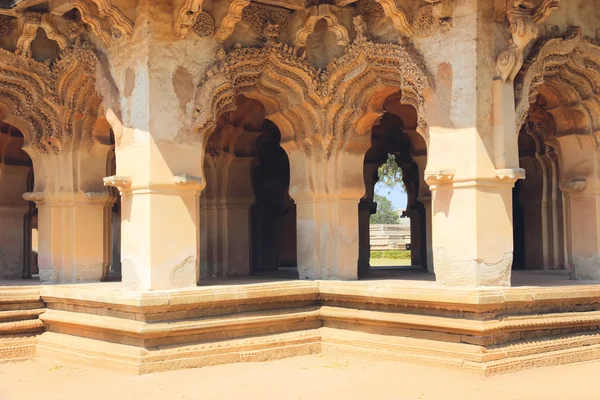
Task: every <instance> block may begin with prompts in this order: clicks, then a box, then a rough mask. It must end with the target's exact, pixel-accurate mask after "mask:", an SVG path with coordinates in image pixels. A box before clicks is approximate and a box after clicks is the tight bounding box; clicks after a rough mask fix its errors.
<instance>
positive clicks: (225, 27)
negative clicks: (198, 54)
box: [214, 0, 250, 42]
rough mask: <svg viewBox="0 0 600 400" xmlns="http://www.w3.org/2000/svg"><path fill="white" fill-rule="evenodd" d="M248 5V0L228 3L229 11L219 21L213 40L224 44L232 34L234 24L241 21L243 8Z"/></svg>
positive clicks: (236, 0) (232, 0)
mask: <svg viewBox="0 0 600 400" xmlns="http://www.w3.org/2000/svg"><path fill="white" fill-rule="evenodd" d="M249 5H250V1H249V0H231V2H230V3H229V9H228V10H227V13H226V14H225V15H224V16H223V19H221V23H220V24H219V26H218V27H217V29H216V30H215V35H214V37H215V39H216V40H218V41H220V42H224V41H225V40H227V38H228V37H229V36H231V34H232V33H233V31H234V29H235V24H237V23H238V22H239V21H240V20H241V19H242V15H243V12H244V8H246V7H248V6H249Z"/></svg>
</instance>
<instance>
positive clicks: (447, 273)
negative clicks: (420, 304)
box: [428, 172, 514, 287]
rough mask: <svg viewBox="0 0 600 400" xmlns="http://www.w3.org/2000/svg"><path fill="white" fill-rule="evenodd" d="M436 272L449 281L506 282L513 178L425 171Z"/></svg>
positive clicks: (466, 284) (509, 262)
mask: <svg viewBox="0 0 600 400" xmlns="http://www.w3.org/2000/svg"><path fill="white" fill-rule="evenodd" d="M428 182H429V184H430V188H431V192H432V203H431V204H432V206H431V207H432V214H433V220H432V228H433V229H432V246H433V264H434V269H435V276H436V280H437V281H438V282H441V283H443V284H445V285H448V286H463V287H480V286H510V279H511V268H512V261H513V228H512V188H513V186H514V178H507V179H506V180H501V179H488V180H484V179H479V180H463V181H453V179H452V177H451V175H448V174H444V173H443V172H440V173H439V174H438V175H435V176H432V175H430V176H429V177H428Z"/></svg>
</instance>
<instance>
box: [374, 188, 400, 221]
mask: <svg viewBox="0 0 600 400" xmlns="http://www.w3.org/2000/svg"><path fill="white" fill-rule="evenodd" d="M373 200H374V201H375V202H376V203H377V212H376V213H375V214H373V215H371V223H372V224H381V225H394V224H399V223H400V216H399V215H398V213H397V212H395V211H394V207H393V205H392V202H391V201H390V199H388V198H387V197H385V196H380V195H378V194H376V195H375V196H374V198H373Z"/></svg>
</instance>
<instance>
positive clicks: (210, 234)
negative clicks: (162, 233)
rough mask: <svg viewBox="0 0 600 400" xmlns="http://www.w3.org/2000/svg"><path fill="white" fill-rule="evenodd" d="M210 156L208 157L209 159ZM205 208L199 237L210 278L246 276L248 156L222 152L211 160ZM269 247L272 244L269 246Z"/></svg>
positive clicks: (248, 266)
mask: <svg viewBox="0 0 600 400" xmlns="http://www.w3.org/2000/svg"><path fill="white" fill-rule="evenodd" d="M209 157H210V156H209ZM213 160H214V162H213V163H212V165H213V166H214V168H215V169H216V170H215V171H211V172H212V173H211V179H214V180H215V182H208V184H209V186H210V188H209V189H207V193H206V200H205V206H206V207H207V210H206V215H207V218H208V221H207V222H208V223H207V224H205V225H207V229H206V230H205V232H204V234H203V241H206V244H205V246H207V247H209V248H210V250H208V249H207V251H209V256H208V257H207V263H208V265H209V267H208V270H210V271H211V272H210V275H212V276H248V275H249V274H250V271H251V268H252V254H251V249H252V241H251V229H252V223H251V213H250V211H251V208H252V205H253V204H254V191H253V188H252V176H251V175H252V163H253V161H254V159H253V158H252V157H235V156H233V155H231V154H226V153H222V154H221V155H220V156H219V157H215V158H213ZM208 225H210V226H211V227H208ZM271 245H274V244H273V243H271Z"/></svg>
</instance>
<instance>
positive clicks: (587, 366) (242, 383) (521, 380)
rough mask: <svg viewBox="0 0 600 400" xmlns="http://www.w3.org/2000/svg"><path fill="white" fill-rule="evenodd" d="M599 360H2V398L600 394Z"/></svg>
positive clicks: (367, 399)
mask: <svg viewBox="0 0 600 400" xmlns="http://www.w3.org/2000/svg"><path fill="white" fill-rule="evenodd" d="M599 374H600V362H592V363H583V364H574V365H567V366H560V367H549V368H540V369H535V370H528V371H522V372H518V373H515V374H512V375H501V376H495V377H491V378H481V377H477V376H473V375H468V374H463V373H457V372H452V371H447V370H442V369H437V368H430V367H422V366H418V365H411V364H402V363H394V362H384V361H372V360H363V359H358V358H349V357H343V356H332V355H314V356H306V357H297V358H292V359H285V360H277V361H270V362H264V363H251V364H230V365H221V366H216V367H207V368H202V369H194V370H181V371H174V372H168V373H162V374H154V375H145V376H132V375H126V374H121V373H115V372H110V371H104V370H98V369H93V368H84V367H72V366H61V365H57V364H54V363H51V362H47V361H29V362H21V363H8V364H0V400H29V399H36V400H39V399H44V400H76V399H77V400H96V399H97V400H100V399H111V400H115V399H116V400H133V399H136V400H137V399H144V400H163V399H164V400H178V399H186V400H196V399H207V400H208V399H210V400H218V399H227V400H229V399H232V400H233V399H240V400H252V399H260V400H276V399H277V400H287V399H293V400H295V399H311V400H318V399H328V400H334V399H344V400H353V399H360V400H380V399H381V400H404V399H411V400H412V399H414V400H455V399H456V400H467V399H478V400H479V399H481V400H484V399H485V400H494V399H503V400H508V399H527V400H534V399H544V400H553V399H557V400H558V399H560V400H564V399H578V400H581V399H599V398H600V393H599V391H598V387H597V386H596V385H595V382H597V379H598V378H597V377H598V375H599Z"/></svg>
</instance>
